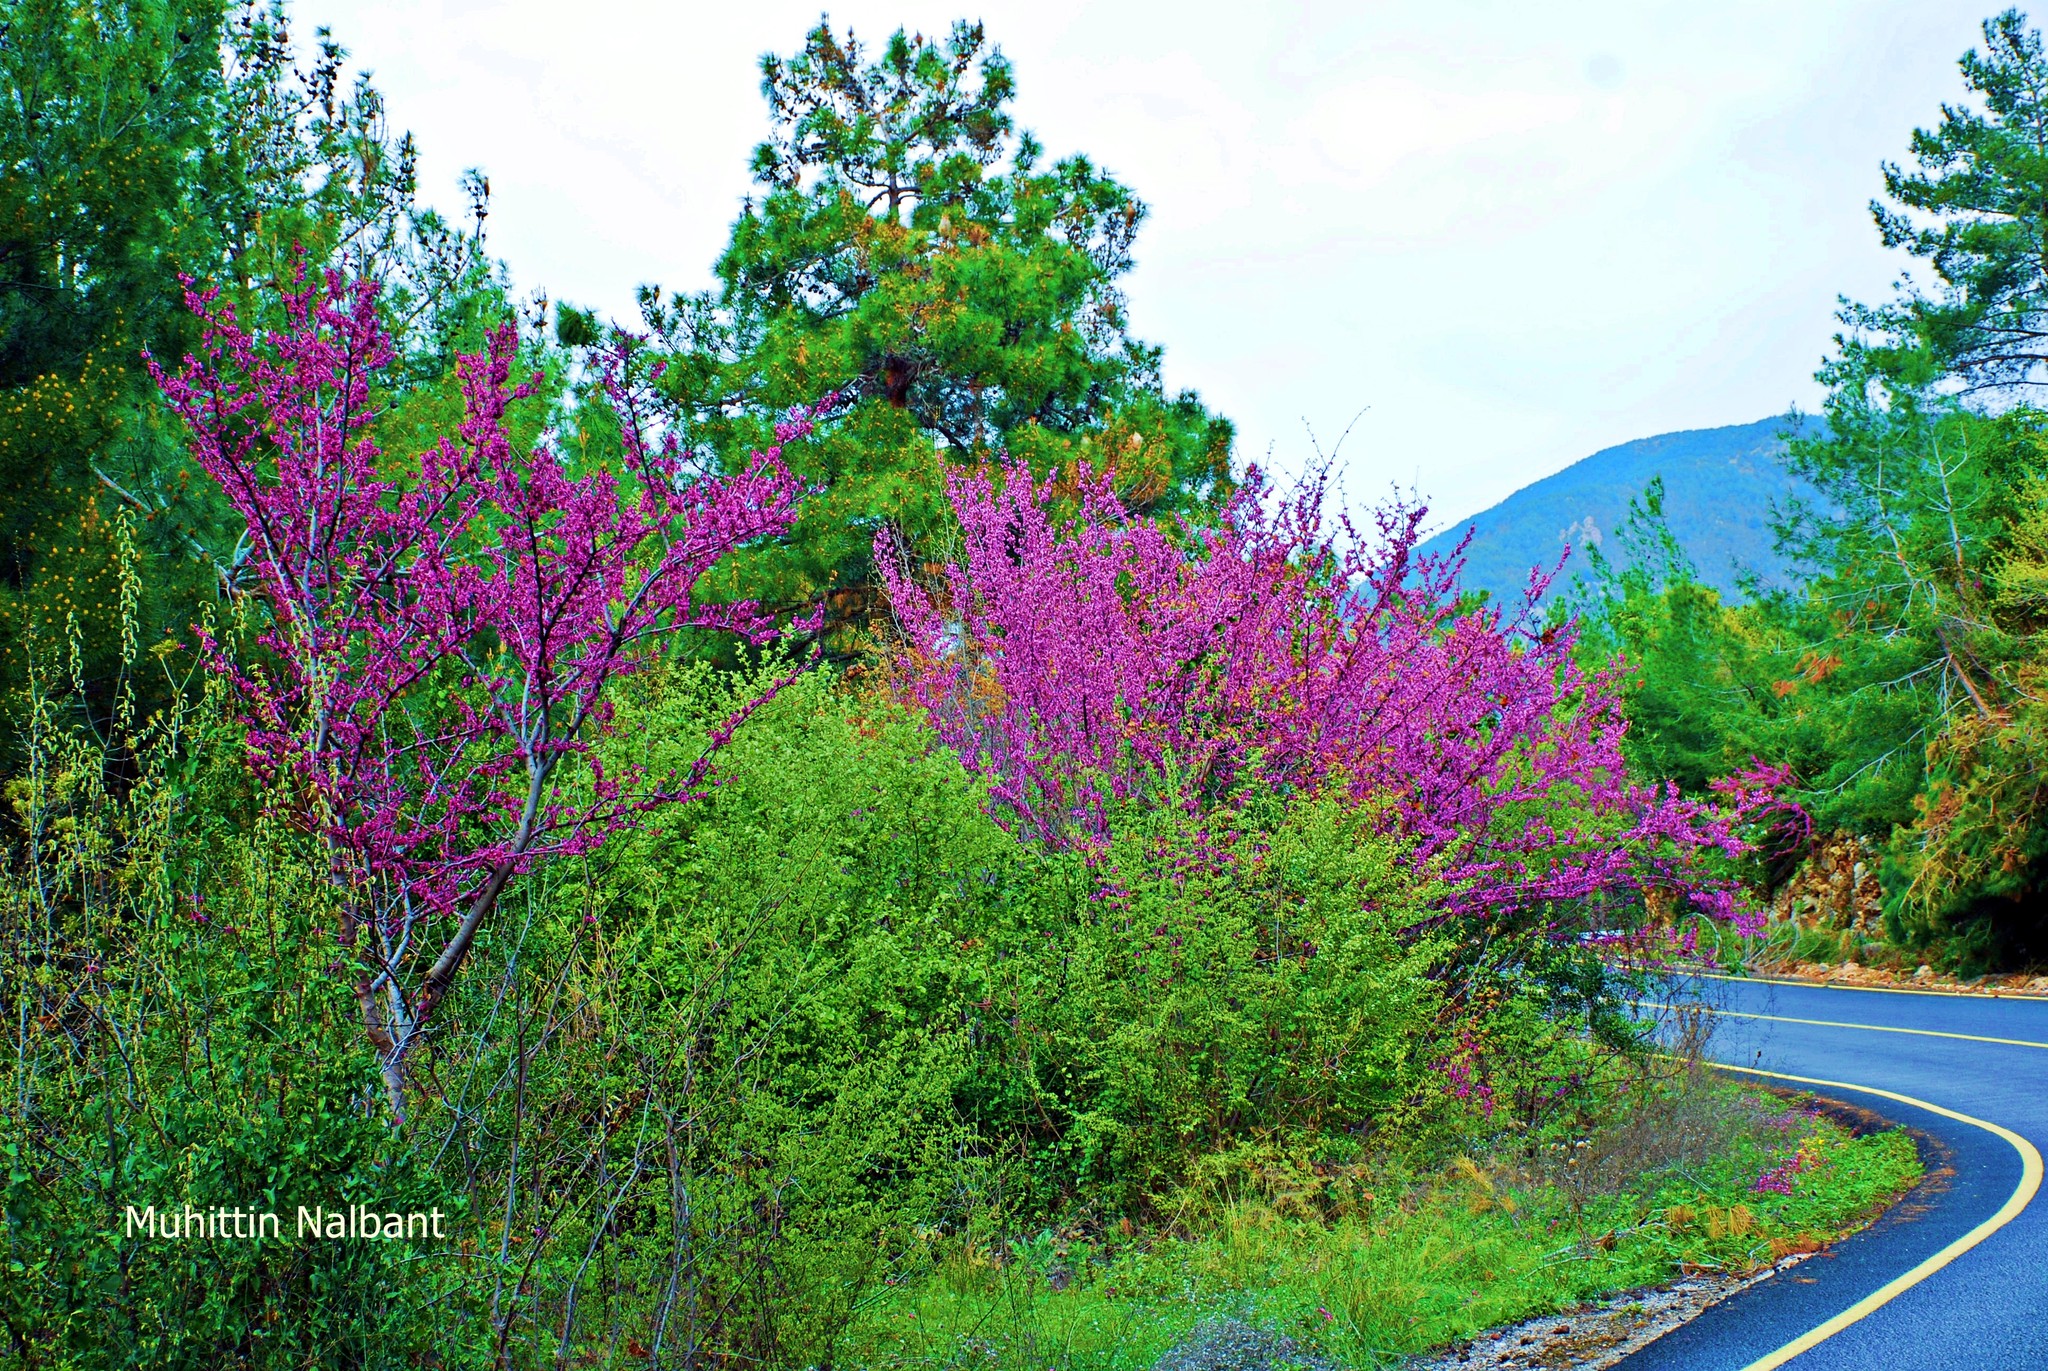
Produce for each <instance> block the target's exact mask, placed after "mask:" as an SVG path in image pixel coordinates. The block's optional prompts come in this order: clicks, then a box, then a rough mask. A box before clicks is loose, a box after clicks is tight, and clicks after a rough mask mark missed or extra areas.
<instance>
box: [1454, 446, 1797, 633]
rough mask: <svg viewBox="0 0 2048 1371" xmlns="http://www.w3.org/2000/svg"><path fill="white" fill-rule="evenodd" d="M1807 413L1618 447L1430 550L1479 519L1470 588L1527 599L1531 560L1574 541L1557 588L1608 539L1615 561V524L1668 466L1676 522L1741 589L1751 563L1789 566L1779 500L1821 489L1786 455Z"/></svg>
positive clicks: (1718, 579)
mask: <svg viewBox="0 0 2048 1371" xmlns="http://www.w3.org/2000/svg"><path fill="white" fill-rule="evenodd" d="M1798 423H1799V425H1800V426H1799V427H1795V425H1794V421H1792V420H1789V419H1786V418H1784V417H1779V418H1775V419H1760V420H1758V421H1757V422H1756V423H1753V424H1732V425H1730V426H1728V427H1727V428H1698V429H1688V430H1686V431H1684V432H1682V433H1665V434H1660V435H1658V436H1657V437H1655V438H1639V439H1637V440H1636V441H1635V442H1632V443H1623V444H1622V445H1621V446H1619V447H1611V448H1606V449H1604V450H1602V451H1600V452H1596V453H1594V454H1593V455H1592V456H1591V457H1587V458H1585V459H1584V460H1582V461H1578V462H1574V463H1572V464H1571V465H1570V466H1568V467H1566V468H1565V469H1564V470H1563V471H1560V472H1558V473H1557V474H1556V475H1554V476H1546V477H1544V478H1543V479H1542V480H1540V481H1538V482H1536V483H1535V484H1534V485H1529V486H1524V487H1523V488H1522V489H1520V490H1518V491H1516V492H1515V493H1514V494H1513V495H1510V496H1508V498H1507V499H1505V500H1502V501H1501V502H1500V503H1499V504H1497V505H1495V506H1494V507H1493V508H1491V509H1489V510H1486V511H1485V512H1484V513H1481V514H1478V515H1475V516H1474V517H1472V518H1470V519H1466V520H1464V521H1463V522H1461V523H1458V524H1456V525H1453V526H1452V527H1450V528H1447V529H1445V530H1444V531H1443V532H1441V533H1438V534H1436V535H1435V536H1434V537H1431V538H1430V539H1428V540H1427V541H1426V542H1424V543H1423V544H1422V545H1421V548H1420V550H1421V551H1423V552H1439V553H1441V552H1449V551H1450V550H1451V549H1452V548H1453V547H1454V546H1456V545H1457V541H1458V539H1459V538H1461V537H1463V536H1464V534H1465V530H1466V529H1468V528H1470V529H1471V530H1472V543H1471V546H1470V547H1469V548H1468V549H1467V550H1466V556H1465V574H1464V584H1465V587H1466V589H1468V590H1487V591H1491V592H1492V593H1493V597H1494V599H1495V600H1497V601H1499V600H1512V599H1517V598H1519V597H1520V595H1521V593H1522V590H1523V588H1524V587H1525V586H1526V585H1527V584H1528V580H1529V568H1531V567H1533V566H1538V565H1541V566H1542V567H1544V568H1545V569H1546V570H1547V569H1548V568H1549V567H1551V566H1552V565H1554V564H1555V563H1556V561H1557V557H1558V554H1559V553H1560V552H1562V551H1563V550H1564V547H1565V544H1566V543H1567V542H1569V543H1570V544H1571V546H1572V549H1573V553H1572V558H1571V561H1570V562H1568V563H1566V565H1565V570H1564V572H1563V573H1562V574H1561V575H1560V577H1559V579H1558V580H1557V581H1556V582H1553V583H1552V589H1551V595H1552V596H1553V597H1554V596H1555V595H1556V593H1557V591H1558V590H1560V589H1562V588H1563V585H1564V583H1565V581H1566V580H1568V579H1569V578H1572V577H1575V576H1577V575H1578V574H1580V573H1582V572H1583V571H1584V570H1585V569H1586V566H1587V559H1586V556H1585V552H1586V549H1587V548H1588V547H1594V546H1597V547H1599V548H1600V550H1601V552H1602V553H1603V554H1605V555H1606V556H1607V557H1608V558H1609V559H1611V560H1625V559H1623V558H1621V557H1620V555H1619V554H1620V551H1621V549H1620V545H1619V540H1618V539H1616V538H1615V536H1614V534H1615V530H1616V529H1617V528H1618V527H1619V526H1620V524H1621V522H1622V520H1623V519H1624V518H1626V517H1627V515H1628V506H1629V501H1630V500H1634V499H1640V498H1641V497H1642V493H1643V488H1644V487H1645V486H1647V485H1649V483H1650V480H1651V478H1652V477H1656V476H1662V477H1663V478H1664V514H1665V519H1666V522H1667V523H1668V525H1669V526H1670V529H1671V533H1672V536H1673V537H1675V538H1677V540H1678V543H1679V546H1680V547H1682V548H1684V549H1685V553H1686V556H1687V557H1689V558H1690V559H1691V560H1692V563H1693V566H1694V568H1695V570H1696V571H1697V573H1698V575H1699V578H1700V580H1701V581H1702V582H1704V583H1705V584H1707V585H1711V586H1714V587H1716V588H1718V589H1719V590H1720V591H1721V592H1722V593H1723V594H1724V595H1731V596H1733V595H1739V593H1740V592H1739V591H1738V590H1737V587H1736V578H1737V577H1738V576H1739V575H1740V574H1741V573H1742V572H1743V571H1745V570H1749V571H1756V572H1760V573H1762V574H1763V576H1764V578H1765V580H1766V581H1769V580H1772V579H1777V578H1779V577H1781V576H1782V574H1783V564H1782V562H1781V560H1780V559H1779V558H1778V556H1777V555H1776V553H1775V552H1774V551H1773V550H1772V547H1771V530H1770V518H1771V505H1772V503H1773V502H1774V501H1775V502H1778V503H1783V502H1784V501H1785V500H1786V498H1787V497H1789V496H1792V495H1804V496H1807V497H1808V498H1812V497H1813V496H1814V491H1813V488H1812V487H1811V486H1809V485H1807V484H1806V483H1805V482H1804V481H1801V480H1799V479H1798V478H1796V477H1794V476H1793V475H1792V474H1791V473H1790V472H1788V471H1787V470H1786V469H1785V464H1784V461H1783V454H1784V450H1785V438H1786V436H1787V435H1788V434H1793V433H1802V434H1803V433H1811V432H1813V431H1814V430H1815V427H1816V426H1817V424H1818V421H1817V420H1814V419H1810V418H1809V419H1802V420H1800V421H1798Z"/></svg>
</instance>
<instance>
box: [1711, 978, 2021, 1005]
mask: <svg viewBox="0 0 2048 1371" xmlns="http://www.w3.org/2000/svg"><path fill="white" fill-rule="evenodd" d="M1686 974H1688V975H1692V976H1705V977H1707V978H1709V979H1710V980H1716V981H1743V982H1746V983H1748V984H1750V985H1790V986H1797V987H1799V988H1800V989H1803V990H1862V991H1867V992H1868V993H1870V994H1872V995H1939V996H1941V997H1942V998H1943V999H1949V1000H2023V1001H2029V1002H2032V1003H2035V1004H2040V1003H2043V1002H2048V995H2043V994H2042V993H2041V992H2040V991H2038V990H1924V989H1921V988H1920V987H1917V986H1905V985H1853V984H1851V983H1849V982H1847V981H1803V980H1799V979H1797V978H1796V977H1791V976H1731V975H1729V974H1728V973H1727V972H1725V971H1692V972H1688V973H1686Z"/></svg>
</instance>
